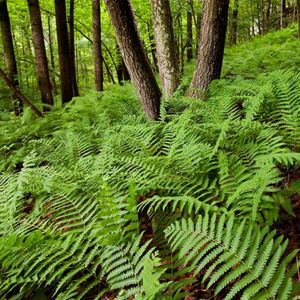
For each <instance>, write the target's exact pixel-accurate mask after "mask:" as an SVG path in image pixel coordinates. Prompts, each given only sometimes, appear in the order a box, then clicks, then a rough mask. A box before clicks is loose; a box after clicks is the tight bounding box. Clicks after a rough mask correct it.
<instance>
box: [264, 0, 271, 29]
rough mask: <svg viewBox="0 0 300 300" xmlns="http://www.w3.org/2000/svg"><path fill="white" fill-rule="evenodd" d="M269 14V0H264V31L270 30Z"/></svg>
mask: <svg viewBox="0 0 300 300" xmlns="http://www.w3.org/2000/svg"><path fill="white" fill-rule="evenodd" d="M270 15H271V0H267V2H266V24H265V33H267V32H268V31H269V30H270V23H271V20H270Z"/></svg>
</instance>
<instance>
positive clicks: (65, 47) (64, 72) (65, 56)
mask: <svg viewBox="0 0 300 300" xmlns="http://www.w3.org/2000/svg"><path fill="white" fill-rule="evenodd" d="M55 14H56V29H57V41H58V54H59V66H60V82H61V95H62V102H63V103H66V102H69V101H71V100H72V97H73V84H72V78H71V76H70V70H71V64H70V49H69V38H68V27H67V17H66V3H65V0H55Z"/></svg>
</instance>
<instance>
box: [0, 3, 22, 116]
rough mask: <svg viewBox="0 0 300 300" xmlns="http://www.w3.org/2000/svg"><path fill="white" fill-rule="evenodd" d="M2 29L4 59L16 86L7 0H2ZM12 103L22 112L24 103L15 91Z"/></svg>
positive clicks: (17, 111) (0, 17) (18, 112)
mask: <svg viewBox="0 0 300 300" xmlns="http://www.w3.org/2000/svg"><path fill="white" fill-rule="evenodd" d="M0 30H1V36H2V44H3V50H4V59H5V63H6V67H7V72H8V74H7V76H8V79H9V80H10V81H11V82H12V83H13V85H14V87H17V86H18V72H17V62H16V57H15V52H14V45H13V38H12V34H11V26H10V19H9V14H8V9H7V2H6V0H0ZM11 97H12V103H13V107H14V111H15V114H16V115H19V114H20V113H21V112H22V103H21V102H20V101H19V100H18V97H17V95H16V94H15V93H12V94H11Z"/></svg>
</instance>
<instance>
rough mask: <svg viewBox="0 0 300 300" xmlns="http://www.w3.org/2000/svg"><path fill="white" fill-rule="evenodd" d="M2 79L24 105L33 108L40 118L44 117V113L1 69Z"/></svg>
mask: <svg viewBox="0 0 300 300" xmlns="http://www.w3.org/2000/svg"><path fill="white" fill-rule="evenodd" d="M0 77H1V78H2V79H3V80H4V81H5V83H6V84H7V86H8V87H9V88H10V89H11V90H12V92H13V94H14V95H15V96H16V97H17V98H18V99H19V100H20V101H22V103H24V104H26V105H27V106H29V107H30V108H31V110H32V111H33V112H34V113H35V114H36V115H37V116H38V117H43V113H42V112H40V110H39V109H38V108H37V107H36V106H35V105H34V104H33V103H32V102H31V101H30V100H29V99H28V98H27V97H26V96H25V95H23V94H22V93H21V92H20V91H19V90H18V89H17V87H16V85H15V83H14V82H13V81H12V80H11V79H10V78H9V77H8V76H7V75H6V74H5V73H4V71H3V70H2V69H0Z"/></svg>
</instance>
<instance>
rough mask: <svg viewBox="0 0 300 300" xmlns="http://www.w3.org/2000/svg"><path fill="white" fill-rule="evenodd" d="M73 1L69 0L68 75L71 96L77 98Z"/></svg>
mask: <svg viewBox="0 0 300 300" xmlns="http://www.w3.org/2000/svg"><path fill="white" fill-rule="evenodd" d="M74 5H75V4H74V0H70V16H69V22H68V23H69V28H70V32H69V43H70V67H71V70H70V75H71V80H72V88H73V95H74V96H76V97H78V96H79V90H78V84H77V78H76V66H75V34H74Z"/></svg>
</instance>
